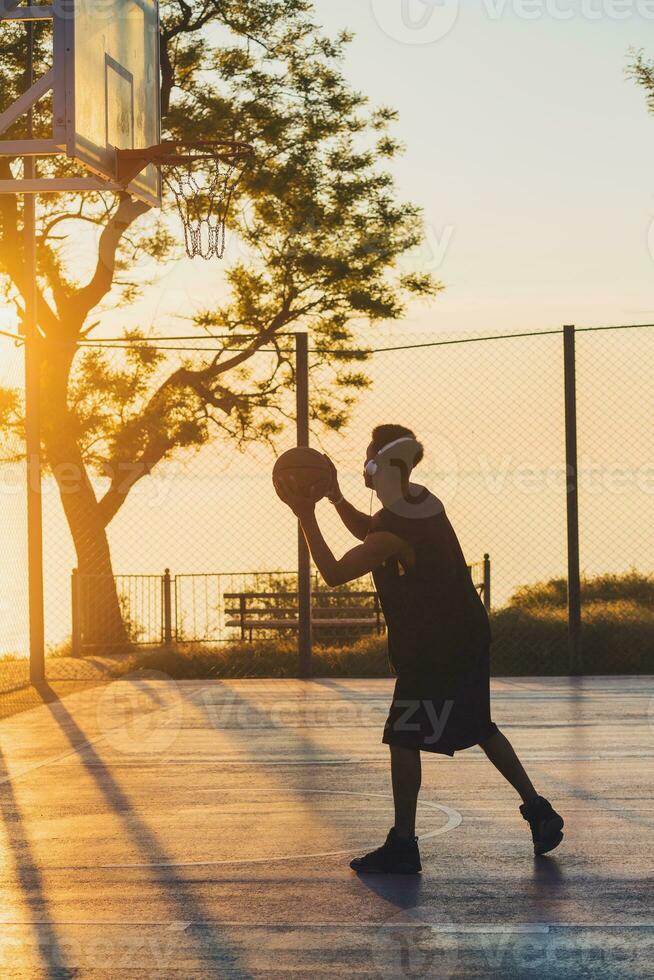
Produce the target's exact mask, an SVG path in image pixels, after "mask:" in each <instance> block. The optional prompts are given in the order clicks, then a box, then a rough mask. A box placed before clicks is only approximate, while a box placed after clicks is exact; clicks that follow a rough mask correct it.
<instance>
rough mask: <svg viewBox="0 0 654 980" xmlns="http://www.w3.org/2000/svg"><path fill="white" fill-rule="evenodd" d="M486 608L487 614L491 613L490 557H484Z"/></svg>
mask: <svg viewBox="0 0 654 980" xmlns="http://www.w3.org/2000/svg"><path fill="white" fill-rule="evenodd" d="M484 606H485V607H486V612H487V613H490V611H491V564H490V555H488V554H486V555H484Z"/></svg>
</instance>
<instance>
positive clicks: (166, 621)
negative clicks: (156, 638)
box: [161, 568, 173, 647]
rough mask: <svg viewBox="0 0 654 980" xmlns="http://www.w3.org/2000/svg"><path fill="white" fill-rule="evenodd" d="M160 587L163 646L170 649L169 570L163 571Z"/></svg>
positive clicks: (170, 603) (171, 621) (171, 620)
mask: <svg viewBox="0 0 654 980" xmlns="http://www.w3.org/2000/svg"><path fill="white" fill-rule="evenodd" d="M161 586H162V590H163V631H162V632H163V642H164V646H166V647H170V646H172V643H173V602H172V579H171V575H170V569H169V568H167V569H166V570H165V571H164V576H163V579H162V581H161Z"/></svg>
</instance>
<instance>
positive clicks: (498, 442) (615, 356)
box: [0, 327, 654, 674]
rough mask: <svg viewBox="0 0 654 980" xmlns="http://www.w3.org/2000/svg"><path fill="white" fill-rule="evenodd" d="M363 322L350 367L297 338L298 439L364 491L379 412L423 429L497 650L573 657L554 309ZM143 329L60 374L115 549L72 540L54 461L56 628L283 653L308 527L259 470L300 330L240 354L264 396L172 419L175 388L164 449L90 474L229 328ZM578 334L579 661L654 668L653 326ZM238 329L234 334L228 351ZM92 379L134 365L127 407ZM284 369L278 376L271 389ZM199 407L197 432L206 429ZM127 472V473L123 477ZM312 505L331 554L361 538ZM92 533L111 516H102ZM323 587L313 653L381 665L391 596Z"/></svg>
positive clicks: (534, 670)
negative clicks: (549, 327) (396, 326)
mask: <svg viewBox="0 0 654 980" xmlns="http://www.w3.org/2000/svg"><path fill="white" fill-rule="evenodd" d="M357 344H360V348H361V353H360V355H359V356H358V357H357V359H356V361H355V362H354V364H350V365H349V370H350V372H355V373H356V374H357V375H358V377H357V378H356V379H355V381H356V384H355V385H354V386H350V387H349V388H348V387H347V385H345V386H344V385H343V381H342V378H343V375H342V367H343V360H344V359H343V357H342V355H341V354H337V353H334V355H333V357H330V355H329V354H328V353H326V352H325V349H324V345H323V346H322V347H318V346H315V347H314V346H313V345H312V344H311V341H310V389H311V402H310V404H311V415H312V418H311V444H312V445H313V446H314V447H315V448H319V449H321V450H323V451H325V452H327V453H328V454H329V455H330V456H331V458H332V459H333V460H334V462H335V464H336V466H337V468H338V471H339V479H340V483H341V487H342V490H343V492H344V494H345V496H346V497H347V499H348V500H350V501H351V502H352V503H353V504H354V505H355V506H357V507H358V508H359V509H360V510H362V511H364V512H366V513H368V512H370V509H371V508H374V509H376V508H377V506H379V505H378V503H377V502H376V501H373V500H371V495H370V492H369V491H367V490H366V489H365V487H364V484H363V478H362V468H363V462H364V458H365V452H366V447H367V444H368V442H369V441H370V433H371V430H372V428H373V427H374V426H375V425H378V424H380V423H388V422H392V423H400V424H403V425H407V426H409V427H410V428H412V429H413V430H414V431H415V432H416V434H417V436H418V438H419V439H420V440H421V442H422V443H423V444H424V447H425V458H424V460H423V462H422V463H421V465H420V468H419V470H417V471H416V479H419V481H420V482H422V483H425V484H426V485H427V486H428V487H429V488H430V489H431V490H432V491H433V492H434V493H435V494H436V495H437V496H438V497H439V498H440V499H441V500H442V501H443V503H444V505H445V508H446V512H447V514H448V516H449V518H450V520H451V522H452V524H453V526H454V528H455V530H456V532H457V534H458V537H459V540H460V542H461V545H462V548H463V551H464V554H465V556H466V559H467V561H468V562H469V564H470V569H471V574H472V576H473V579H474V581H475V584H476V585H477V587H478V589H479V591H480V595H482V597H483V598H484V600H485V601H486V603H487V605H488V606H489V607H490V608H491V620H492V627H493V635H494V644H493V654H494V658H493V659H494V667H495V670H496V671H497V672H501V673H527V674H529V673H531V674H538V673H564V672H567V670H568V666H569V636H568V594H567V577H568V540H567V513H566V511H567V499H568V493H569V479H568V478H569V474H567V473H566V431H565V428H566V425H565V423H566V419H565V400H564V358H563V333H562V330H553V331H551V332H545V333H535V334H522V335H511V336H508V337H499V338H498V337H491V336H487V335H484V334H475V335H461V334H457V335H447V334H441V333H439V335H438V339H437V340H435V339H434V335H433V334H430V335H425V334H422V335H411V336H408V335H407V334H399V333H398V332H397V330H395V331H394V332H393V333H390V332H385V331H381V332H376V333H375V334H374V335H373V334H372V333H371V334H368V335H364V334H361V335H360V336H359V337H358V338H357ZM141 346H142V348H143V349H142V350H141V351H140V353H139V354H138V355H136V356H135V355H134V352H133V351H130V350H129V349H128V347H126V346H125V344H124V343H122V344H118V343H104V344H99V345H98V346H97V347H96V346H89V347H87V348H86V350H85V351H84V352H80V353H79V354H78V362H79V363H80V364H81V363H82V362H83V361H84V360H86V368H85V372H81V371H80V373H79V374H78V375H77V377H76V379H75V380H74V383H73V385H72V388H71V395H72V397H74V398H75V399H76V404H77V406H78V410H79V413H80V415H81V416H82V417H83V420H84V425H85V426H86V434H85V436H84V438H83V439H81V442H82V443H83V445H82V449H83V452H84V454H85V457H86V461H87V466H88V472H89V476H90V481H91V485H92V487H93V490H94V493H95V497H96V499H97V501H99V502H100V506H101V507H105V506H106V507H109V506H110V507H111V519H110V520H108V521H107V527H106V543H107V546H108V547H107V554H108V555H109V556H110V561H111V565H110V567H109V569H107V567H106V564H105V565H102V564H100V565H94V564H93V562H94V561H96V559H97V556H98V555H99V554H100V553H101V552H102V548H99V547H98V546H97V541H96V542H93V543H92V545H93V546H92V548H91V549H90V553H91V555H92V556H94V557H93V558H92V559H91V558H90V557H89V549H85V544H84V541H85V536H86V537H88V536H89V534H90V533H91V532H90V530H89V526H88V525H87V526H85V527H84V528H82V529H80V527H75V526H74V522H75V520H76V517H75V512H74V508H71V507H70V505H69V504H70V502H69V501H67V500H66V494H67V493H69V492H71V491H70V487H69V486H68V485H67V482H66V474H65V473H62V471H60V472H58V473H57V474H56V479H55V476H53V473H52V471H47V472H46V474H45V478H44V485H43V506H44V526H45V603H46V635H47V641H48V645H49V647H50V649H51V651H57V652H59V653H61V652H64V653H73V654H75V655H80V654H82V655H88V654H90V653H95V654H97V653H98V652H103V651H106V650H108V649H115V650H120V649H128V648H133V647H134V646H135V645H141V646H143V647H146V648H159V647H160V648H162V649H166V650H170V649H171V648H175V647H179V646H184V648H185V649H187V648H189V647H193V645H195V646H196V647H197V648H198V649H200V648H201V649H202V651H203V656H206V655H208V654H207V648H208V647H212V646H214V647H216V648H218V647H219V648H220V649H221V651H222V652H221V653H220V657H222V661H221V662H222V664H223V667H222V668H221V669H223V670H225V671H226V670H228V667H227V666H226V665H227V663H228V654H227V653H226V652H225V651H226V650H229V649H230V648H234V649H238V650H241V651H242V649H243V648H244V647H245V646H247V647H248V649H249V650H250V651H251V657H255V656H256V650H257V649H264V648H265V649H266V650H267V651H268V655H269V656H270V657H273V658H274V656H275V653H274V651H275V650H276V649H278V650H279V651H284V657H287V660H286V661H285V662H287V663H289V664H292V663H293V659H292V658H293V650H294V648H295V644H296V643H297V625H298V606H297V593H298V584H297V573H296V571H294V570H295V569H297V548H298V544H297V526H296V522H295V520H294V518H293V516H292V514H291V513H290V512H289V511H288V510H287V509H286V508H285V507H284V506H283V505H282V504H281V503H280V502H279V500H278V499H277V497H276V495H275V493H274V491H273V488H272V483H271V469H272V464H273V461H274V458H275V455H276V454H278V453H279V452H281V451H283V450H284V449H287V448H289V447H290V446H292V445H294V444H295V438H296V436H295V419H294V412H295V401H294V385H295V371H294V367H295V364H294V346H293V342H292V338H286V340H285V341H282V340H280V342H279V343H278V345H277V347H276V349H270V350H266V351H262V352H257V353H255V354H253V355H252V356H250V357H249V358H247V360H246V361H245V362H244V363H242V364H239V365H238V366H237V367H236V368H235V370H234V372H233V374H232V375H231V378H230V386H231V387H230V390H232V391H234V390H240V391H242V392H243V394H244V395H246V394H247V396H248V397H249V398H250V399H251V401H250V404H251V405H255V408H254V409H253V410H252V411H251V412H250V411H249V410H248V412H245V411H243V410H242V407H241V408H239V407H238V406H237V408H236V411H232V408H233V406H232V407H231V408H229V410H228V409H227V408H226V407H225V406H223V407H222V408H220V409H217V411H216V412H215V413H214V417H213V418H212V420H211V421H210V422H207V419H206V418H205V419H204V420H203V419H202V418H201V416H200V415H198V414H197V413H196V414H195V415H193V414H192V413H191V414H189V413H188V411H187V412H186V415H185V416H184V418H183V419H182V422H183V424H181V423H180V418H181V416H182V415H183V414H184V412H183V411H182V408H180V409H179V413H178V414H179V417H177V419H176V423H175V424H176V429H175V438H176V440H177V442H178V443H179V444H182V446H181V448H175V449H171V450H170V451H169V452H165V453H163V454H162V456H161V458H160V459H159V460H157V462H156V465H153V466H152V467H151V468H149V469H148V470H147V471H146V470H144V471H143V472H139V474H138V479H134V480H132V474H131V472H130V468H129V459H128V457H127V455H126V453H123V459H124V460H127V462H125V466H124V472H122V471H121V473H119V474H118V479H117V474H116V473H115V472H113V473H111V472H102V467H103V465H104V466H105V470H106V469H107V467H106V458H107V454H108V453H109V452H110V450H111V449H112V447H113V449H114V450H115V447H116V445H117V444H119V443H120V440H121V439H122V440H123V441H125V440H126V438H127V437H126V435H125V433H126V432H127V433H128V434H129V431H130V426H131V427H132V429H134V428H135V425H136V423H135V420H138V419H139V418H143V415H144V413H146V412H152V411H154V410H155V409H156V406H157V402H156V399H153V394H154V392H156V391H161V390H165V388H166V385H167V384H168V383H169V379H170V378H171V376H172V375H173V374H174V372H175V371H178V370H185V369H191V370H192V371H195V372H197V371H198V370H199V369H201V368H203V367H206V366H207V365H210V364H211V363H212V361H213V359H214V358H215V357H216V355H217V353H218V352H219V350H220V347H221V342H220V341H219V340H216V339H214V340H213V341H211V340H208V341H202V342H199V341H198V342H191V341H188V340H183V339H182V340H179V339H173V338H170V339H168V340H166V341H159V342H157V344H156V345H149V344H148V345H141ZM151 346H156V347H157V348H158V350H157V355H156V357H157V358H158V360H157V361H156V363H155V364H154V365H153V366H150V365H148V361H147V359H148V357H149V356H150V355H149V354H148V353H147V351H149V350H150V349H151ZM145 348H147V351H146V350H145ZM576 348H577V353H576V373H577V406H578V421H577V438H578V485H579V491H578V492H579V520H580V531H579V538H580V555H581V573H582V589H581V599H582V612H583V616H582V619H583V632H582V646H583V668H584V669H585V670H587V671H589V672H602V671H630V670H652V669H654V628H653V627H654V620H653V614H652V607H653V605H654V604H653V603H652V597H653V596H654V584H653V579H652V572H653V570H654V569H653V566H654V557H653V555H652V547H653V545H654V534H653V533H652V532H653V529H654V519H653V517H654V515H653V509H652V501H653V496H654V466H653V463H654V460H653V453H652V448H653V447H652V430H651V420H652V407H653V405H654V397H653V395H654V382H653V380H652V375H651V370H650V365H651V363H652V362H653V359H654V358H653V355H654V328H651V327H642V328H638V329H636V328H620V329H618V328H615V329H606V330H602V329H598V330H587V331H584V330H578V331H577V332H576ZM234 351H235V348H234V344H233V343H232V344H231V350H230V352H229V353H230V356H233V355H234ZM21 361H22V357H21V351H20V350H19V349H12V350H10V351H9V353H8V355H7V356H6V357H5V358H4V360H3V374H2V381H1V384H2V387H3V389H4V390H5V391H12V390H14V391H16V390H17V391H20V389H21V386H22V376H21V371H22V364H21ZM144 364H145V365H147V370H144ZM339 371H340V374H339V373H338V372H339ZM93 377H95V378H99V379H100V380H101V382H102V384H107V385H108V386H110V385H111V384H112V383H115V384H114V387H115V388H116V387H118V381H119V380H120V381H121V382H127V381H129V380H130V379H132V380H133V381H134V383H133V385H132V387H130V386H129V384H127V385H126V388H125V389H124V390H125V391H127V392H128V394H124V393H123V396H122V397H124V398H125V399H126V402H125V405H124V410H123V417H122V418H121V419H118V420H117V416H116V404H115V403H114V402H115V397H116V395H115V391H113V392H112V395H111V398H109V397H103V393H102V391H98V390H96V391H94V390H93V389H92V388H89V387H88V385H89V379H92V378H93ZM137 379H140V380H138V384H137ZM271 379H273V380H272V387H271ZM139 385H140V388H139ZM273 388H274V398H268V397H266V396H265V395H262V394H261V393H262V392H268V393H269V392H271V391H272V389H273ZM257 392H258V393H259V396H260V397H257ZM332 394H333V399H332ZM8 397H9V396H8V395H5V398H8ZM184 397H186V395H185V396H184ZM188 397H191V396H190V395H189V396H188ZM193 397H195V396H193ZM112 398H113V399H114V402H112ZM350 398H352V403H351V404H348V402H349V399H350ZM187 408H188V406H184V411H186V409H187ZM343 412H345V413H346V414H348V415H349V418H348V421H347V424H343V423H344V419H345V416H344V415H343V414H341V413H343ZM178 423H180V424H178ZM272 423H274V425H273V424H272ZM204 424H207V425H208V426H209V428H208V429H207V431H206V432H202V431H200V429H199V428H198V427H201V426H202V425H204ZM185 425H186V429H185V428H184V426H185ZM193 426H195V428H194V427H193ZM5 427H6V426H5ZM275 427H277V428H278V429H279V431H276V429H275ZM10 435H11V434H10ZM5 442H7V440H5ZM134 442H135V444H134V447H133V451H134V458H133V460H132V466H133V467H135V466H137V461H138V451H139V449H141V450H142V446H140V444H139V442H138V438H135V441H134ZM19 443H20V440H19V437H18V435H17V434H16V433H14V434H13V435H11V437H10V439H9V441H8V444H9V445H12V446H13V447H14V455H15V459H13V460H12V459H10V458H9V457H8V455H7V452H6V451H4V457H3V458H4V462H3V464H2V481H1V482H2V488H3V497H4V501H5V506H4V508H3V521H5V522H6V531H5V533H3V544H2V557H1V561H2V573H1V574H2V579H1V580H2V583H3V592H2V609H3V619H2V626H1V627H0V651H1V652H2V653H5V654H15V655H19V656H24V655H25V654H26V652H27V615H26V603H27V585H26V567H25V545H24V542H25V510H24V508H25V505H24V493H23V491H22V480H23V475H22V472H23V463H22V461H21V460H20V458H19V457H20V444H19ZM4 448H5V450H6V449H7V446H6V445H5V447H4ZM128 448H129V447H128ZM120 481H122V482H123V484H124V487H123V491H121V492H120V493H116V486H117V483H119V482H120ZM73 483H74V481H73V482H72V483H71V486H72V485H73ZM125 488H127V490H125ZM317 514H318V518H319V522H320V525H321V527H322V528H323V531H324V534H325V537H326V539H327V540H328V542H329V544H330V545H331V547H332V549H333V551H334V552H335V554H337V555H339V554H341V553H343V552H344V551H345V550H346V549H348V548H349V547H351V546H352V544H353V543H354V542H353V539H352V538H351V536H350V535H349V533H348V532H347V531H346V530H345V528H344V527H343V526H342V524H341V522H340V519H339V518H338V515H337V514H336V512H335V510H334V509H333V508H332V507H331V506H330V505H329V504H328V503H327V502H326V501H324V502H321V503H320V504H319V505H318V508H317ZM96 533H98V534H100V536H103V535H104V531H102V529H101V528H100V530H99V531H98V529H97V528H96ZM74 542H75V543H74ZM97 560H99V559H97ZM285 569H286V570H289V569H290V570H291V571H284V570H285ZM312 592H313V595H312V609H313V639H314V653H315V655H316V656H315V658H314V659H315V664H314V671H315V672H316V673H320V671H321V669H324V670H327V669H329V670H338V669H339V668H338V663H337V661H338V654H339V651H340V652H342V654H343V657H347V658H348V659H347V663H348V670H352V671H353V672H357V667H356V663H357V661H356V658H354V661H353V659H352V658H353V657H354V654H355V653H356V652H357V651H358V653H359V655H360V659H359V661H358V663H359V665H360V670H361V672H362V673H366V672H369V671H370V670H372V669H373V667H371V666H370V665H371V664H373V665H375V666H374V669H375V670H376V669H377V668H378V666H379V664H382V665H384V664H385V658H384V655H383V649H384V644H385V637H384V623H383V616H381V612H380V610H379V606H378V602H377V599H376V596H375V594H374V589H373V586H372V582H371V580H370V579H369V578H366V579H363V580H360V581H359V582H356V583H353V584H352V586H351V587H348V588H343V589H340V590H329V589H326V587H325V586H324V583H322V581H321V579H320V577H319V576H317V575H316V574H315V573H314V576H313V580H312ZM323 648H324V649H323ZM325 650H329V651H330V654H329V656H330V657H331V660H329V662H327V661H326V660H325V659H324V656H323V654H324V651H325ZM189 655H190V654H189ZM281 656H282V653H280V657H281ZM325 656H326V654H325ZM239 657H240V659H239V658H237V662H238V666H237V667H234V672H236V673H238V672H241V673H244V674H247V673H248V672H250V667H249V666H248V664H249V662H248V661H244V660H243V659H242V657H241V654H239ZM321 658H322V659H321ZM366 658H367V659H366ZM280 662H281V661H280ZM343 662H345V661H343ZM270 663H271V661H270V660H265V659H260V661H259V663H258V666H257V668H256V671H255V672H258V673H261V672H266V671H267V670H269V671H270V672H271V673H276V671H275V670H272V668H271V667H270ZM266 664H268V666H266ZM366 665H367V666H366Z"/></svg>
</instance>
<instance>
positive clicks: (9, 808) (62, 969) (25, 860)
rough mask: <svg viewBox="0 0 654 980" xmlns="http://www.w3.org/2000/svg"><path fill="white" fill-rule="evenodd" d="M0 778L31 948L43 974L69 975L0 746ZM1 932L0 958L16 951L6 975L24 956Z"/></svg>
mask: <svg viewBox="0 0 654 980" xmlns="http://www.w3.org/2000/svg"><path fill="white" fill-rule="evenodd" d="M0 779H2V784H1V785H0V809H1V810H2V819H3V823H4V827H5V830H6V833H7V838H8V840H9V845H10V847H11V850H12V853H13V859H14V866H15V868H16V877H17V879H18V885H19V887H20V890H21V896H17V897H22V898H23V900H24V903H25V906H26V907H27V908H28V909H29V912H30V914H31V916H32V926H31V927H32V931H33V934H34V942H33V946H32V948H33V949H34V950H38V952H39V955H40V957H41V961H42V969H43V970H44V971H45V973H46V975H47V976H49V977H53V978H54V977H57V978H61V977H68V976H72V972H71V971H69V970H67V969H66V958H65V953H64V949H63V948H62V945H61V942H60V940H59V937H58V935H57V930H56V928H55V926H54V923H53V922H52V919H51V916H50V909H49V905H48V899H47V896H46V890H45V888H44V884H43V877H42V875H41V871H40V870H39V866H38V864H37V863H36V861H35V859H34V855H33V853H32V845H31V842H30V839H29V837H28V834H27V831H26V829H25V822H24V818H23V813H22V811H21V807H20V804H19V803H18V800H17V799H16V793H15V790H14V787H13V784H12V780H11V776H10V775H9V771H8V768H7V765H6V763H5V757H4V753H3V752H2V748H0ZM16 904H17V905H20V904H21V903H20V902H17V903H16ZM5 911H6V910H5ZM18 928H20V927H18ZM3 933H4V935H3V946H4V950H3V955H2V959H5V957H6V955H7V954H8V953H9V951H10V950H14V951H15V953H16V954H17V955H16V957H15V959H14V962H13V963H12V964H8V963H7V964H6V966H7V967H8V969H7V974H6V975H10V973H11V971H12V970H13V969H16V968H20V969H22V968H24V966H25V960H26V959H27V957H25V958H24V959H23V962H21V959H22V958H21V957H20V953H19V943H18V942H16V943H15V944H14V943H13V942H12V937H11V934H8V932H7V927H6V925H5V926H4V927H3ZM25 952H26V953H27V952H28V951H27V950H26V951H25Z"/></svg>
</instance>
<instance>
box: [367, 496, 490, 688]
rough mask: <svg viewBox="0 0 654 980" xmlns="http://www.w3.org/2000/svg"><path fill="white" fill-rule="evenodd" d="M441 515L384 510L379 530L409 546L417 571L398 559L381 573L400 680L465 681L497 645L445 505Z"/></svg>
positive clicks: (375, 524)
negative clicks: (407, 676)
mask: <svg viewBox="0 0 654 980" xmlns="http://www.w3.org/2000/svg"><path fill="white" fill-rule="evenodd" d="M434 499H435V500H436V503H437V505H438V506H437V508H436V510H437V513H435V514H433V516H429V517H422V518H415V517H414V518H408V517H400V516H398V515H397V514H394V513H393V512H392V511H391V510H388V509H387V508H385V507H384V508H382V510H380V511H378V512H377V513H376V514H375V515H374V516H373V518H372V524H371V531H373V532H374V531H390V532H392V533H393V534H396V535H397V536H398V537H400V538H402V539H403V540H405V541H408V542H409V544H410V545H411V546H412V548H413V550H414V553H415V565H414V567H413V568H412V569H408V570H406V571H405V570H404V569H403V568H402V565H401V563H400V562H399V561H398V560H397V559H396V558H391V559H389V560H388V561H386V562H384V564H383V565H380V566H379V567H378V568H376V569H375V570H374V571H373V579H374V582H375V588H376V590H377V593H378V595H379V601H380V604H381V607H382V610H383V613H384V618H385V619H386V626H387V629H388V655H389V660H390V662H391V665H392V667H393V668H394V670H395V672H396V673H398V674H399V673H416V674H425V675H434V674H438V673H441V672H444V673H446V674H460V673H464V672H466V671H467V670H470V669H473V668H474V665H475V664H476V663H477V661H478V658H479V653H480V651H483V650H486V649H487V648H488V646H489V644H490V642H491V630H490V623H489V619H488V614H487V613H486V609H485V607H484V604H483V602H482V600H481V598H480V596H479V593H478V592H477V590H476V588H475V586H474V584H473V581H472V576H471V575H470V572H469V571H468V566H467V564H466V560H465V558H464V555H463V551H462V550H461V545H460V544H459V540H458V538H457V536H456V534H455V533H454V528H453V527H452V525H451V524H450V521H449V519H448V517H447V515H446V513H445V508H444V507H443V505H442V503H441V501H439V500H438V499H437V498H434Z"/></svg>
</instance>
